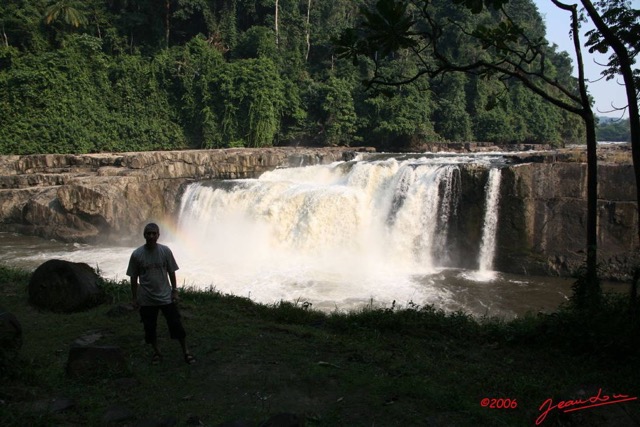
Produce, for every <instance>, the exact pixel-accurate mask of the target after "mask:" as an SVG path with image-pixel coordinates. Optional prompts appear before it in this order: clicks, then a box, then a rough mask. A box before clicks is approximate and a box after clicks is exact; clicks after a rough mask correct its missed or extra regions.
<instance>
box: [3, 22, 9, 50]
mask: <svg viewBox="0 0 640 427" xmlns="http://www.w3.org/2000/svg"><path fill="white" fill-rule="evenodd" d="M2 41H3V43H4V47H9V38H8V37H7V33H6V32H5V31H4V24H3V25H2Z"/></svg>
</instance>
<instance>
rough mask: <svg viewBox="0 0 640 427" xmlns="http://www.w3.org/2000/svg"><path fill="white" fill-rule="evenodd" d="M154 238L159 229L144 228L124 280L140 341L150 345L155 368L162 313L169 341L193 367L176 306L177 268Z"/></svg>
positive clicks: (157, 358) (165, 249)
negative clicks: (136, 311) (140, 327)
mask: <svg viewBox="0 0 640 427" xmlns="http://www.w3.org/2000/svg"><path fill="white" fill-rule="evenodd" d="M158 237H160V227H158V225H157V224H154V223H150V224H147V225H146V226H145V227H144V238H145V240H146V243H145V244H144V245H143V246H140V247H139V248H137V249H136V250H134V251H133V253H132V254H131V258H130V259H129V266H128V268H127V276H129V277H130V278H131V293H132V295H133V305H134V307H139V308H140V318H141V320H142V324H143V325H144V339H145V342H146V343H147V344H151V346H152V347H153V351H154V353H153V358H152V363H153V364H158V363H160V361H161V360H162V353H160V350H159V349H158V342H157V334H156V329H157V328H156V326H157V323H158V311H162V314H163V316H164V317H165V319H166V320H167V326H168V328H169V334H170V336H171V338H172V339H175V340H178V341H179V342H180V345H181V346H182V352H183V354H184V360H185V362H187V363H188V364H193V363H195V361H196V359H195V358H194V357H193V355H192V354H191V353H190V352H189V350H188V348H187V343H186V336H187V334H186V332H185V330H184V327H183V326H182V321H181V320H180V313H179V312H178V307H177V306H176V301H177V300H178V288H177V284H176V283H177V282H176V270H178V264H176V260H175V259H174V258H173V253H172V252H171V249H169V248H168V247H167V246H165V245H161V244H159V243H158Z"/></svg>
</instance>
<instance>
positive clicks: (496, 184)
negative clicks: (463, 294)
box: [478, 168, 502, 273]
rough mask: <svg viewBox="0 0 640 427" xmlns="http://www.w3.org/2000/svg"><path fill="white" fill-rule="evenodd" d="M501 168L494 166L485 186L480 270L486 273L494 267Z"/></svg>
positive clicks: (479, 260)
mask: <svg viewBox="0 0 640 427" xmlns="http://www.w3.org/2000/svg"><path fill="white" fill-rule="evenodd" d="M501 176H502V175H501V174H500V169H498V168H493V169H491V170H490V171H489V179H488V180H487V185H486V186H485V194H486V201H487V202H486V208H485V212H484V227H483V229H482V242H481V244H480V256H479V257H478V264H479V267H478V270H479V271H480V272H481V273H486V272H489V271H491V270H492V268H493V257H494V254H495V248H496V232H497V231H498V202H499V199H500V177H501Z"/></svg>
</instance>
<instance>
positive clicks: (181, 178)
mask: <svg viewBox="0 0 640 427" xmlns="http://www.w3.org/2000/svg"><path fill="white" fill-rule="evenodd" d="M361 150H363V151H370V150H369V149H366V148H363V149H361ZM354 155H355V151H354V149H352V148H349V149H347V148H338V147H336V148H322V149H307V148H264V149H226V150H198V151H157V152H140V153H122V154H117V153H116V154H86V155H55V154H46V155H31V156H0V230H2V231H14V232H19V233H23V234H31V235H37V236H41V237H45V238H54V239H59V240H63V241H78V242H92V241H96V240H98V239H100V240H113V239H120V238H122V237H126V236H131V235H135V236H136V237H139V234H140V230H141V227H142V226H143V225H144V224H145V223H146V222H148V221H149V220H152V219H155V220H161V219H162V218H166V217H171V216H172V215H174V214H175V211H176V209H177V208H178V206H179V202H180V195H181V193H182V190H183V187H184V185H185V184H186V183H187V182H190V181H193V180H200V179H235V178H254V177H257V176H259V175H260V174H261V173H263V172H265V171H268V170H272V169H275V168H277V167H291V166H301V165H309V164H323V163H329V162H334V161H338V160H350V159H351V158H353V156H354Z"/></svg>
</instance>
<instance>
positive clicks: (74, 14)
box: [44, 0, 88, 28]
mask: <svg viewBox="0 0 640 427" xmlns="http://www.w3.org/2000/svg"><path fill="white" fill-rule="evenodd" d="M59 20H61V21H62V22H63V23H64V24H66V25H69V26H71V27H73V28H79V27H82V26H83V25H86V24H87V22H88V20H87V16H86V15H85V13H84V12H83V11H82V9H81V6H79V5H78V4H77V3H76V2H74V1H72V0H60V1H58V2H56V3H53V4H52V5H50V6H49V7H47V9H46V10H45V11H44V23H45V24H47V25H51V24H52V23H53V22H56V21H59Z"/></svg>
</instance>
